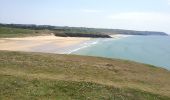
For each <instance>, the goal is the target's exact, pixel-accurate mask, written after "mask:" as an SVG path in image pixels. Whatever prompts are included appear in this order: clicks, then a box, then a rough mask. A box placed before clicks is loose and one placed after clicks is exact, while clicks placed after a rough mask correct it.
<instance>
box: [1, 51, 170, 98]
mask: <svg viewBox="0 0 170 100" xmlns="http://www.w3.org/2000/svg"><path fill="white" fill-rule="evenodd" d="M169 84H170V72H169V71H167V70H165V69H162V68H157V67H151V66H149V65H145V64H140V63H135V62H130V61H123V60H116V59H105V58H97V57H83V56H76V55H58V54H44V53H24V52H9V51H0V99H2V100H9V99H10V100H11V99H12V100H13V99H15V100H23V99H24V100H30V99H31V100H34V99H35V100H37V99H42V100H44V99H48V100H49V99H50V100H51V99H52V100H54V99H56V100H72V99H74V100H170V85H169Z"/></svg>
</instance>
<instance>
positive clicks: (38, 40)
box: [0, 35, 126, 54]
mask: <svg viewBox="0 0 170 100" xmlns="http://www.w3.org/2000/svg"><path fill="white" fill-rule="evenodd" d="M112 37H113V39H120V38H124V37H126V36H124V35H112ZM89 41H90V42H89ZM93 42H95V39H91V38H84V37H83V38H82V37H81V38H80V37H56V36H54V35H48V36H33V37H23V38H1V39H0V50H9V51H28V52H47V53H59V54H65V53H67V54H69V53H70V52H72V51H75V50H79V49H81V48H84V47H87V46H89V45H91V44H94V43H93ZM83 44H85V46H82V45H83ZM77 46H82V47H77Z"/></svg>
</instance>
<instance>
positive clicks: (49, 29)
mask: <svg viewBox="0 0 170 100" xmlns="http://www.w3.org/2000/svg"><path fill="white" fill-rule="evenodd" d="M0 27H3V28H4V27H5V28H14V29H19V30H22V29H24V30H31V31H35V32H39V31H40V32H43V31H44V30H45V31H44V32H43V33H48V34H49V33H54V34H55V35H56V36H63V37H68V36H70V37H94V38H111V36H110V35H116V34H123V35H167V34H166V33H164V32H154V31H134V30H122V29H102V28H85V27H59V26H50V25H32V24H0ZM0 33H1V30H0ZM1 34H2V33H1Z"/></svg>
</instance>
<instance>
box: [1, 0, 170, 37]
mask: <svg viewBox="0 0 170 100" xmlns="http://www.w3.org/2000/svg"><path fill="white" fill-rule="evenodd" d="M0 23H20V24H49V25H57V26H75V27H94V28H114V29H131V30H144V31H145V30H150V31H164V32H167V33H169V34H170V0H0Z"/></svg>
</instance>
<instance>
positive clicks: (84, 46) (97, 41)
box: [65, 39, 100, 54]
mask: <svg viewBox="0 0 170 100" xmlns="http://www.w3.org/2000/svg"><path fill="white" fill-rule="evenodd" d="M99 41H100V39H96V40H89V41H86V42H84V43H81V44H79V45H77V46H76V47H74V48H73V49H71V50H68V51H67V52H66V53H65V54H72V53H73V52H76V51H78V50H81V49H84V48H87V47H90V46H93V45H96V44H98V43H99Z"/></svg>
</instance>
